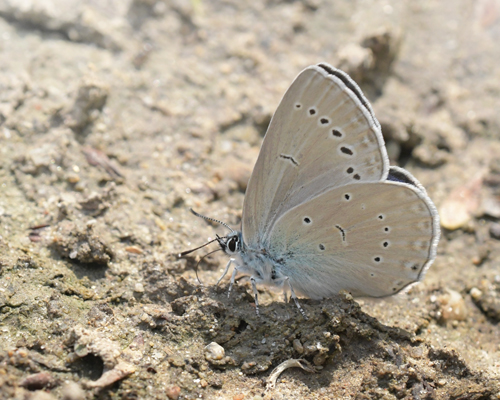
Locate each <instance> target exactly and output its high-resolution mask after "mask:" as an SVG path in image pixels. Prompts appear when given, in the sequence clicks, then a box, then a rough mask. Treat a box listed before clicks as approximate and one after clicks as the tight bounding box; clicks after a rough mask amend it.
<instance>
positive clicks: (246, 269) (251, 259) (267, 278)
mask: <svg viewBox="0 0 500 400" xmlns="http://www.w3.org/2000/svg"><path fill="white" fill-rule="evenodd" d="M219 245H220V246H221V248H222V250H224V252H225V253H226V254H227V255H229V256H231V257H232V258H234V260H235V261H236V265H237V266H238V267H237V269H238V271H239V272H241V273H244V274H248V275H250V276H251V277H253V278H254V279H255V280H256V281H257V282H258V283H262V284H265V285H271V286H281V284H282V283H283V279H284V278H285V277H284V276H283V275H282V274H281V273H280V264H279V262H278V261H277V260H274V259H273V257H272V256H271V255H270V254H269V253H268V252H267V251H266V249H264V248H261V249H253V248H250V247H248V246H247V245H246V244H245V242H243V238H242V235H241V232H233V233H231V234H230V235H228V236H227V237H225V238H221V240H219Z"/></svg>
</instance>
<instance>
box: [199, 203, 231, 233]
mask: <svg viewBox="0 0 500 400" xmlns="http://www.w3.org/2000/svg"><path fill="white" fill-rule="evenodd" d="M190 210H191V212H192V213H193V214H194V215H196V216H197V217H200V218H203V219H204V220H207V221H212V222H217V223H218V224H221V225H223V226H225V227H226V228H227V229H229V230H230V231H231V232H234V230H233V229H231V227H230V226H229V225H228V224H226V223H224V222H222V221H219V220H218V219H215V218H210V217H205V216H204V215H201V214H198V213H197V212H196V211H194V210H193V209H192V208H190Z"/></svg>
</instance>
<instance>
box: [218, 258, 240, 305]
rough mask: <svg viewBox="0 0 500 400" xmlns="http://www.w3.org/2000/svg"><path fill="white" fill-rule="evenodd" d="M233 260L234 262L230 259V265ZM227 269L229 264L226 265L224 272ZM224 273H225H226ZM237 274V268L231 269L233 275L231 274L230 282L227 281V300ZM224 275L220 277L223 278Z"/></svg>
mask: <svg viewBox="0 0 500 400" xmlns="http://www.w3.org/2000/svg"><path fill="white" fill-rule="evenodd" d="M233 260H234V259H232V258H231V261H230V263H231V262H232V261H233ZM227 268H229V264H228V266H227V267H226V270H227ZM226 272H227V271H226ZM237 272H238V266H236V267H234V269H233V273H232V274H231V280H230V281H229V289H228V291H227V298H229V296H230V295H231V289H232V288H233V285H234V281H235V279H236V273H237ZM225 274H226V273H225V272H224V275H225ZM224 275H222V276H224ZM221 279H222V278H221Z"/></svg>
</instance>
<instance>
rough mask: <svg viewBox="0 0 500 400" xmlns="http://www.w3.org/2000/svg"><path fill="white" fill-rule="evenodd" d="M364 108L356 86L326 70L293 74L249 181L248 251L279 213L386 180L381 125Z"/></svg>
mask: <svg viewBox="0 0 500 400" xmlns="http://www.w3.org/2000/svg"><path fill="white" fill-rule="evenodd" d="M336 71H337V72H338V74H335V73H334V72H336ZM339 74H342V75H339ZM346 83H347V85H346ZM365 104H367V101H366V99H365V98H364V97H363V95H362V94H361V91H360V90H359V88H357V86H356V84H355V83H354V82H353V81H352V80H350V78H349V77H347V75H345V74H343V73H341V72H340V71H338V70H335V69H333V68H332V67H329V66H326V65H318V66H311V67H309V68H307V69H305V70H304V71H302V72H301V73H300V74H299V76H298V77H297V78H296V79H295V81H294V82H293V84H292V85H291V86H290V88H289V89H288V91H287V92H286V93H285V96H284V97H283V99H282V100H281V103H280V105H279V107H278V109H277V111H276V113H275V114H274V116H273V118H272V121H271V124H270V126H269V129H268V132H267V134H266V136H265V139H264V142H263V144H262V148H261V151H260V154H259V158H258V160H257V163H256V165H255V168H254V171H253V173H252V177H251V179H250V182H249V184H248V189H247V193H246V195H245V203H244V207H243V222H242V231H243V239H244V241H245V243H246V245H247V246H249V247H250V248H254V249H258V248H265V247H266V246H267V244H268V243H269V240H270V232H271V230H272V227H273V225H274V223H275V222H276V220H277V219H278V218H279V217H280V216H282V215H283V214H284V213H286V212H287V211H288V210H290V209H291V208H293V207H295V206H297V205H299V204H302V203H304V202H306V201H308V200H309V199H311V198H313V197H315V196H317V195H319V194H320V193H322V192H326V191H328V190H330V189H332V188H335V187H342V186H344V185H349V184H351V183H353V182H377V181H380V180H384V179H385V178H386V176H387V171H388V160H387V155H386V150H385V146H384V142H383V138H382V135H381V133H380V127H379V124H378V122H377V121H376V120H375V118H374V116H373V115H372V113H371V109H370V108H369V106H367V105H365ZM329 209H331V208H330V207H329Z"/></svg>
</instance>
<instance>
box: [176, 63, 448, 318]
mask: <svg viewBox="0 0 500 400" xmlns="http://www.w3.org/2000/svg"><path fill="white" fill-rule="evenodd" d="M193 213H194V214H195V215H197V216H200V217H202V218H205V219H208V220H212V221H216V220H214V219H212V218H208V217H204V216H202V215H200V214H198V213H196V212H194V211H193ZM217 222H220V221H217ZM220 223H222V222H220ZM223 225H224V226H226V227H227V228H228V229H230V233H229V234H228V235H226V236H224V237H219V236H218V237H217V239H215V240H217V241H218V243H219V245H220V248H221V249H222V250H223V251H224V252H225V253H226V254H227V255H229V256H230V257H231V258H230V260H229V262H228V264H227V265H226V268H225V270H224V273H223V275H222V276H221V278H220V279H219V281H218V282H217V283H219V282H220V281H221V280H222V278H223V277H224V276H225V275H226V274H227V273H228V271H229V269H230V266H231V265H232V264H234V269H233V271H232V274H231V281H230V286H229V291H228V296H229V294H230V292H231V288H232V286H233V284H234V282H235V277H236V274H237V273H238V272H240V273H243V274H247V275H249V276H250V281H251V284H252V290H253V293H254V296H255V304H256V311H257V314H258V313H259V307H258V297H257V288H256V285H257V284H265V285H271V286H278V287H282V288H283V291H284V294H285V301H286V298H287V296H286V294H287V292H288V291H289V292H290V297H291V298H292V299H293V300H294V301H295V303H296V305H297V307H298V308H299V310H300V312H301V313H302V314H303V315H304V317H305V313H304V311H303V309H302V307H301V306H300V304H299V302H298V299H297V293H300V294H301V295H304V296H307V297H309V298H312V299H322V298H328V297H331V296H333V295H335V294H338V292H339V291H340V290H346V291H348V292H350V293H351V294H352V295H353V296H370V297H385V296H390V295H393V294H396V293H399V292H401V291H403V290H405V289H407V288H408V287H410V286H411V285H413V284H414V283H416V282H419V281H421V280H422V279H423V277H424V275H425V273H426V271H427V269H428V268H429V266H430V265H431V264H432V262H433V261H434V259H435V257H436V248H437V244H438V241H439V236H440V229H439V216H438V213H437V210H436V207H435V206H434V204H433V202H432V201H431V199H430V198H429V196H428V195H427V193H426V191H425V189H424V188H423V186H422V185H421V184H420V183H419V182H418V181H417V180H416V179H415V178H414V177H413V176H412V175H411V174H410V173H409V172H408V171H406V170H405V169H403V168H400V167H396V166H390V165H389V159H388V157H387V151H386V148H385V144H384V139H383V137H382V132H381V127H380V123H379V122H378V121H377V119H376V118H375V115H374V112H373V110H372V108H371V106H370V103H369V102H368V100H367V99H366V98H365V97H364V95H363V93H362V92H361V89H360V88H359V87H358V85H357V84H356V83H355V82H354V81H353V80H352V79H351V78H350V77H349V76H348V75H347V74H346V73H345V72H343V71H341V70H339V69H335V68H334V67H332V66H330V65H328V64H325V63H321V64H318V65H312V66H309V67H308V68H306V69H305V70H303V71H302V72H301V73H300V74H299V75H298V76H297V78H296V79H295V80H294V81H293V83H292V84H291V86H290V88H289V89H288V90H287V91H286V93H285V95H284V97H283V99H282V100H281V102H280V104H279V106H278V108H277V110H276V112H275V114H274V116H273V117H272V120H271V122H270V125H269V128H268V130H267V133H266V135H265V137H264V140H263V143H262V147H261V149H260V153H259V156H258V159H257V162H256V164H255V167H254V170H253V172H252V175H251V178H250V181H249V183H248V187H247V190H246V194H245V199H244V204H243V214H242V221H241V230H239V231H236V230H233V229H232V228H230V227H229V226H228V225H227V224H223ZM188 252H190V251H188ZM188 252H184V253H182V254H183V255H184V254H187V253H188Z"/></svg>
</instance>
